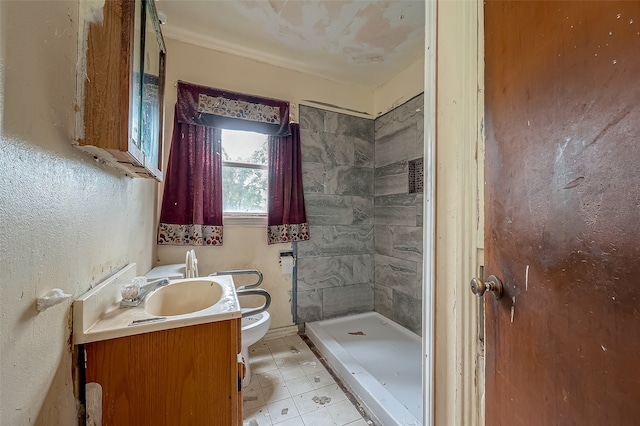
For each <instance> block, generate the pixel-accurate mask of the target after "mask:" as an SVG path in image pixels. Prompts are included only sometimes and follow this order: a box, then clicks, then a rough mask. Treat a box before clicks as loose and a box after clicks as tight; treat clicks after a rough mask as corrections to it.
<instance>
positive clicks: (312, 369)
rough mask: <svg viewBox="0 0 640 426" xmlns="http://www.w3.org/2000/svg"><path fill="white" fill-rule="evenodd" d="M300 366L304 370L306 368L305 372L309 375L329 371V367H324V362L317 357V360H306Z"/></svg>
mask: <svg viewBox="0 0 640 426" xmlns="http://www.w3.org/2000/svg"><path fill="white" fill-rule="evenodd" d="M300 366H301V367H302V370H304V374H306V375H307V376H310V375H312V374H313V375H317V374H320V373H321V372H326V371H327V369H326V368H324V366H323V365H322V363H321V362H320V361H318V360H317V359H316V360H315V361H305V362H303V363H302V364H300Z"/></svg>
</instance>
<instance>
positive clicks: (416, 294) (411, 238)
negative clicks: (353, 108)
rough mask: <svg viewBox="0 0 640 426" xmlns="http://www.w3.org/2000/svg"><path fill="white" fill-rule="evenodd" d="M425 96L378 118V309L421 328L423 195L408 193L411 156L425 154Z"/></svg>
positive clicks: (376, 257)
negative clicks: (408, 164)
mask: <svg viewBox="0 0 640 426" xmlns="http://www.w3.org/2000/svg"><path fill="white" fill-rule="evenodd" d="M422 110H423V96H422V95H420V96H417V97H415V98H413V99H411V100H409V101H407V102H406V103H404V104H403V105H400V106H398V107H397V108H395V109H393V110H391V111H389V112H387V113H386V114H384V115H383V116H381V117H378V118H377V119H376V120H375V124H374V129H375V150H374V152H375V162H374V163H375V172H374V193H375V197H374V224H375V228H374V233H375V251H376V256H375V285H374V299H375V310H376V311H377V312H380V313H381V314H382V315H385V316H387V317H389V318H391V319H394V320H395V321H397V322H399V323H400V324H402V325H404V326H405V327H407V328H409V329H411V330H413V331H417V332H420V330H421V317H420V309H421V297H422V255H423V253H422V251H423V249H422V223H423V207H422V201H423V196H422V194H409V193H408V192H409V170H408V166H407V163H408V161H410V160H414V159H417V158H421V157H423V156H424V153H423V151H424V149H423V137H424V136H423V135H424V114H423V112H422Z"/></svg>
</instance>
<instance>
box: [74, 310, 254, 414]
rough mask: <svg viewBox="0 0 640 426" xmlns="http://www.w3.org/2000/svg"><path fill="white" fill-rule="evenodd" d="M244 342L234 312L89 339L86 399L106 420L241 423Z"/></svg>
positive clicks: (86, 361) (86, 352)
mask: <svg viewBox="0 0 640 426" xmlns="http://www.w3.org/2000/svg"><path fill="white" fill-rule="evenodd" d="M239 342H240V320H238V319H233V320H227V321H218V322H212V323H208V324H201V325H194V326H190V327H179V328H174V329H170V330H163V331H156V332H152V333H143V334H138V335H134V336H128V337H122V338H118V339H110V340H103V341H99V342H93V343H88V344H85V346H84V348H85V366H86V367H85V368H86V370H85V383H87V384H92V383H93V384H98V385H99V386H100V388H98V387H97V386H96V385H88V386H87V402H89V401H91V400H92V399H96V398H97V396H92V395H91V392H98V389H101V405H102V407H101V410H100V413H101V416H102V423H101V424H102V425H104V426H107V425H195V424H198V425H201V424H210V425H240V424H242V407H241V404H242V402H241V401H242V398H241V397H240V393H239V389H238V381H239V380H240V379H239V371H238V362H237V354H238V353H239V352H240V346H239ZM92 389H94V390H92ZM89 409H90V407H89V404H87V410H88V412H89V411H90V410H89ZM88 424H91V423H88Z"/></svg>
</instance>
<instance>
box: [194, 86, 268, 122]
mask: <svg viewBox="0 0 640 426" xmlns="http://www.w3.org/2000/svg"><path fill="white" fill-rule="evenodd" d="M198 112H204V113H206V114H216V115H220V116H223V117H231V118H240V119H243V120H249V121H257V122H260V123H269V124H280V108H278V107H273V106H269V105H262V104H255V103H252V102H244V101H236V100H233V99H225V98H223V97H220V96H216V97H213V96H207V95H203V94H202V93H200V95H199V96H198Z"/></svg>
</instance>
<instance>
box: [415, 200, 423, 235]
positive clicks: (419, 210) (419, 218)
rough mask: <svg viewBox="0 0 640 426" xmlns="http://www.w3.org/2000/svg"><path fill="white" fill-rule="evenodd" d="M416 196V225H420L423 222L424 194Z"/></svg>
mask: <svg viewBox="0 0 640 426" xmlns="http://www.w3.org/2000/svg"><path fill="white" fill-rule="evenodd" d="M417 195H418V196H417V197H416V213H417V216H416V226H420V227H421V226H422V224H423V222H424V196H423V194H417Z"/></svg>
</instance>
